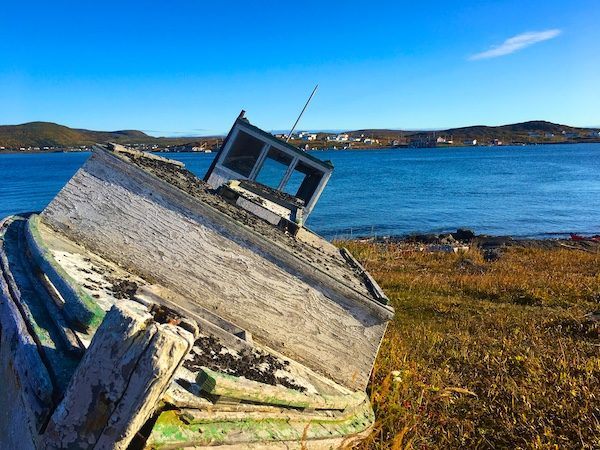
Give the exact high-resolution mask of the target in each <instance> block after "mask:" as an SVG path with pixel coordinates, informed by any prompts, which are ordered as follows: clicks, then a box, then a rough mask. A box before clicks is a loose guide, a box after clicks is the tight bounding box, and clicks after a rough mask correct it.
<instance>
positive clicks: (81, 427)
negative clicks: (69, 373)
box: [42, 305, 156, 449]
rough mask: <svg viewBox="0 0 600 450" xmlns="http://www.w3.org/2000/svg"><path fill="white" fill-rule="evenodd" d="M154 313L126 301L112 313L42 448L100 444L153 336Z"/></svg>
mask: <svg viewBox="0 0 600 450" xmlns="http://www.w3.org/2000/svg"><path fill="white" fill-rule="evenodd" d="M155 332H156V326H155V325H154V324H153V323H152V316H151V315H150V314H149V313H147V312H143V311H142V310H141V309H140V310H134V309H131V308H129V307H126V306H123V305H121V306H119V307H113V308H112V309H111V310H110V311H109V313H107V315H106V317H105V320H104V321H103V322H102V324H101V325H100V327H99V328H98V330H97V331H96V335H95V336H94V338H93V339H92V342H91V344H90V346H89V348H88V349H87V351H86V353H85V355H84V357H83V359H82V360H81V363H80V364H79V367H78V368H77V370H76V372H75V374H74V375H73V378H72V380H71V383H70V384H69V387H68V388H67V391H66V392H65V397H64V399H63V401H62V402H61V403H60V404H59V405H58V407H57V408H56V410H55V411H54V414H53V415H52V418H51V420H50V422H49V424H48V427H47V429H46V432H45V434H44V436H43V441H42V448H47V449H58V448H70V447H71V446H76V445H80V446H82V447H85V446H86V445H87V446H90V447H92V446H93V445H95V443H96V442H97V440H98V439H99V437H100V435H101V433H102V431H103V430H104V427H105V426H106V424H107V423H108V420H109V418H110V416H111V415H112V413H113V411H114V410H115V408H116V405H117V403H118V402H119V401H120V399H121V397H122V395H123V393H124V392H125V390H126V388H127V385H128V383H129V379H130V377H131V374H132V372H133V370H134V369H135V367H136V364H137V361H138V360H139V358H140V357H141V355H142V354H143V352H144V350H145V349H146V348H147V346H148V344H149V343H150V341H151V340H152V337H153V335H154V333H155Z"/></svg>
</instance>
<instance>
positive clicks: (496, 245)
mask: <svg viewBox="0 0 600 450" xmlns="http://www.w3.org/2000/svg"><path fill="white" fill-rule="evenodd" d="M356 240H357V241H360V242H372V243H376V244H396V245H401V246H405V247H406V248H407V249H412V250H421V251H428V252H446V253H458V252H461V251H467V250H468V249H469V248H471V247H477V248H479V249H480V250H481V251H482V254H483V256H484V258H485V259H486V260H488V261H493V260H496V259H498V258H500V256H501V255H502V252H503V250H504V249H506V248H508V247H521V248H536V249H546V250H550V249H558V248H567V249H573V250H583V251H590V252H598V251H600V240H599V239H598V237H597V236H594V237H590V238H581V239H572V238H571V239H556V238H549V239H527V238H514V237H511V236H492V235H488V234H476V233H475V232H474V231H472V230H469V229H465V228H459V229H458V230H456V231H455V232H453V233H440V234H435V233H426V234H411V235H406V236H385V237H376V238H357V239H356Z"/></svg>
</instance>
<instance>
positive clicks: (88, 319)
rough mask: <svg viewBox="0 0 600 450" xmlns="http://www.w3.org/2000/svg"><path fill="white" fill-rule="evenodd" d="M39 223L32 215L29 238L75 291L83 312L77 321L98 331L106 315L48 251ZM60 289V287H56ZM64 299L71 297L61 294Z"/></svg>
mask: <svg viewBox="0 0 600 450" xmlns="http://www.w3.org/2000/svg"><path fill="white" fill-rule="evenodd" d="M39 221H40V217H39V216H38V215H35V214H34V215H32V216H31V217H30V218H29V219H28V220H27V229H28V232H29V236H30V237H31V238H32V240H33V243H34V244H35V246H37V249H38V250H39V253H40V257H41V258H43V260H44V262H45V263H46V264H47V265H48V266H49V267H51V268H52V270H53V271H55V272H56V275H57V276H59V277H60V278H61V279H62V280H63V281H64V283H65V284H66V285H67V286H68V287H69V288H70V290H72V291H73V293H74V294H75V297H76V298H75V299H74V301H75V302H76V303H77V304H78V306H79V308H76V309H77V310H82V311H80V312H79V313H77V314H76V319H77V320H78V321H80V322H81V323H82V324H84V325H85V326H87V327H90V328H91V329H92V330H96V329H97V328H98V327H99V326H100V324H101V323H102V320H103V319H104V315H105V314H106V313H105V312H104V311H103V310H102V308H100V306H98V304H97V303H96V301H95V300H94V299H93V298H92V296H91V295H90V294H88V293H87V292H86V291H85V290H84V289H83V288H82V287H81V286H80V285H79V284H78V283H77V282H76V281H75V280H74V279H73V278H72V277H71V276H70V275H69V274H68V273H67V272H66V271H65V270H64V269H63V268H62V267H61V265H60V264H59V263H58V262H57V261H56V259H54V256H53V255H52V252H51V251H50V249H48V247H47V245H46V244H45V243H44V239H43V238H42V236H41V234H40V230H39ZM56 287H57V288H58V286H56ZM61 294H62V295H63V297H65V301H68V300H69V298H68V297H69V295H66V293H64V292H61ZM69 306H70V305H65V308H68V307H69Z"/></svg>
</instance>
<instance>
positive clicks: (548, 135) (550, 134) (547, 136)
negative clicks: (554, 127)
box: [544, 133, 554, 139]
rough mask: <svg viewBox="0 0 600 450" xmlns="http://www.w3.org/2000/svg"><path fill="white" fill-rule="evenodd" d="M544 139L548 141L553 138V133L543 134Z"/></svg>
mask: <svg viewBox="0 0 600 450" xmlns="http://www.w3.org/2000/svg"><path fill="white" fill-rule="evenodd" d="M544 137H545V138H548V139H549V138H553V137H554V133H545V134H544Z"/></svg>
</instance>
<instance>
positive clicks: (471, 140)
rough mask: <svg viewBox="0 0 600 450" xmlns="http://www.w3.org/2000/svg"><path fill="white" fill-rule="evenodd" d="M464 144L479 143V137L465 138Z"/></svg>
mask: <svg viewBox="0 0 600 450" xmlns="http://www.w3.org/2000/svg"><path fill="white" fill-rule="evenodd" d="M463 144H464V145H477V139H465V140H464V141H463Z"/></svg>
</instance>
